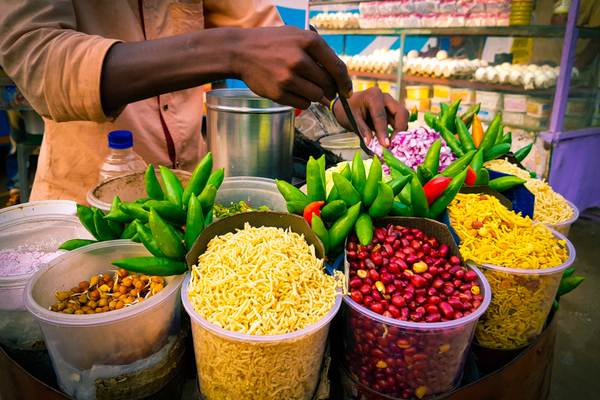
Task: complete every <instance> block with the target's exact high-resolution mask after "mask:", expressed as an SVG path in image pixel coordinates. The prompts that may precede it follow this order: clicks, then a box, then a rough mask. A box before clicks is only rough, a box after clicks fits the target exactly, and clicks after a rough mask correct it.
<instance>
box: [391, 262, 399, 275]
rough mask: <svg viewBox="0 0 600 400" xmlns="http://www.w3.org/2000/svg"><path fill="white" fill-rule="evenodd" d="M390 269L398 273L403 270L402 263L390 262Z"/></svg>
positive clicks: (395, 273) (393, 272)
mask: <svg viewBox="0 0 600 400" xmlns="http://www.w3.org/2000/svg"><path fill="white" fill-rule="evenodd" d="M388 270H389V271H390V273H392V274H394V275H397V274H399V273H400V272H402V270H401V269H400V264H398V263H395V262H390V265H389V266H388Z"/></svg>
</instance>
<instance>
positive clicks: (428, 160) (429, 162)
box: [422, 139, 442, 176]
mask: <svg viewBox="0 0 600 400" xmlns="http://www.w3.org/2000/svg"><path fill="white" fill-rule="evenodd" d="M441 149H442V139H437V140H436V141H435V142H433V143H432V144H431V146H430V147H429V150H427V154H426V155H425V160H424V161H423V164H422V165H423V167H424V168H425V169H427V170H428V171H429V172H431V176H433V175H436V174H437V173H438V169H439V167H440V150H441Z"/></svg>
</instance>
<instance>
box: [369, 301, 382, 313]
mask: <svg viewBox="0 0 600 400" xmlns="http://www.w3.org/2000/svg"><path fill="white" fill-rule="evenodd" d="M371 311H373V312H375V313H377V314H382V313H383V306H382V305H381V303H373V304H371Z"/></svg>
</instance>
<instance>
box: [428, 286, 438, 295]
mask: <svg viewBox="0 0 600 400" xmlns="http://www.w3.org/2000/svg"><path fill="white" fill-rule="evenodd" d="M437 294H438V291H437V289H436V288H434V287H430V288H429V289H427V296H430V297H431V296H437Z"/></svg>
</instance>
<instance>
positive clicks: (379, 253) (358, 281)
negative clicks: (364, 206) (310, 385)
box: [344, 217, 491, 399]
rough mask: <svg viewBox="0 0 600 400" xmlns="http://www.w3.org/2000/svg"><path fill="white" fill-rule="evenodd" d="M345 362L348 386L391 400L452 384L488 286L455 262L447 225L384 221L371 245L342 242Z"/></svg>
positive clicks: (446, 389)
mask: <svg viewBox="0 0 600 400" xmlns="http://www.w3.org/2000/svg"><path fill="white" fill-rule="evenodd" d="M346 276H347V277H348V295H347V296H345V297H344V303H345V304H346V307H345V309H346V312H345V317H346V334H345V363H346V367H347V368H348V370H349V372H350V374H351V375H352V377H353V378H354V380H355V381H357V382H359V383H360V384H363V385H365V386H367V387H369V388H370V389H372V390H374V391H376V392H379V393H382V394H385V395H389V396H392V397H399V398H419V399H421V398H426V397H429V396H433V395H439V394H441V393H446V392H449V391H451V390H452V389H454V388H455V387H456V385H457V384H458V383H459V381H460V378H461V376H462V370H463V366H464V361H465V358H466V355H467V351H468V349H469V346H470V344H471V340H472V338H473V332H474V330H475V325H476V324H477V321H478V319H479V317H480V316H481V315H482V314H483V313H484V312H485V310H486V309H487V307H488V305H489V303H490V300H491V290H490V286H489V284H488V282H487V280H486V279H485V276H484V275H483V274H482V273H481V272H480V271H479V270H478V269H477V268H475V267H473V266H471V265H466V264H465V263H463V261H462V259H461V257H460V254H459V251H458V246H457V245H456V242H454V240H453V238H452V236H451V234H450V231H449V230H448V228H447V227H446V226H445V225H444V224H442V223H439V222H437V221H433V220H428V219H423V218H408V217H406V218H405V217H395V218H384V219H381V220H380V221H379V225H378V227H377V228H375V232H374V235H373V240H372V242H371V243H370V244H369V245H368V246H362V245H360V244H359V243H358V240H357V239H356V238H355V237H352V236H351V237H349V238H348V241H347V243H346Z"/></svg>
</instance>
